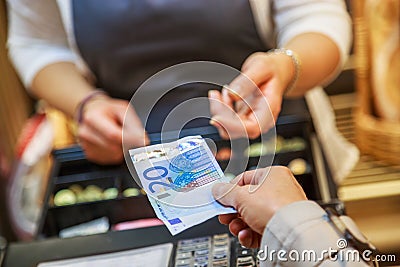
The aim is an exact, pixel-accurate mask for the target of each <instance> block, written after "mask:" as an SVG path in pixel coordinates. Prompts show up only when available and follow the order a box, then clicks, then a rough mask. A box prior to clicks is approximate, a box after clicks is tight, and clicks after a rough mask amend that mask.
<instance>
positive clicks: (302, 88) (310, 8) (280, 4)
mask: <svg viewBox="0 0 400 267" xmlns="http://www.w3.org/2000/svg"><path fill="white" fill-rule="evenodd" d="M273 7H274V10H273V13H274V23H275V27H276V29H275V31H276V36H277V46H278V47H285V48H287V49H291V50H293V51H295V52H296V53H297V54H298V56H299V58H300V61H301V63H302V66H301V67H302V68H301V69H302V71H301V73H300V77H299V80H298V82H297V86H296V88H295V90H293V91H292V93H290V94H288V96H300V95H302V94H304V93H305V92H306V91H307V90H308V89H311V88H313V87H314V86H316V85H324V84H327V83H329V82H330V81H332V79H333V78H335V77H336V75H337V74H338V73H339V72H340V70H341V68H342V66H343V65H344V63H345V61H346V59H347V55H348V52H349V49H350V45H351V40H352V31H351V19H350V16H349V14H348V13H347V10H346V5H345V3H344V1H342V0H329V1H327V0H322V1H321V0H300V1H296V2H293V1H290V0H283V1H282V0H279V1H278V0H276V1H274V3H273Z"/></svg>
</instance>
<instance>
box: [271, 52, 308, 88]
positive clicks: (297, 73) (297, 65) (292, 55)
mask: <svg viewBox="0 0 400 267" xmlns="http://www.w3.org/2000/svg"><path fill="white" fill-rule="evenodd" d="M267 53H270V54H275V55H279V54H283V55H286V56H288V57H290V58H291V59H292V62H293V66H294V77H293V79H292V81H291V82H290V83H289V85H288V86H287V88H286V89H285V91H284V93H283V95H287V94H288V93H290V91H292V90H293V89H294V88H295V87H296V83H297V80H298V79H299V76H300V69H301V62H300V59H299V57H298V56H297V54H296V53H295V52H293V50H290V49H286V48H277V49H271V50H269V51H268V52H267Z"/></svg>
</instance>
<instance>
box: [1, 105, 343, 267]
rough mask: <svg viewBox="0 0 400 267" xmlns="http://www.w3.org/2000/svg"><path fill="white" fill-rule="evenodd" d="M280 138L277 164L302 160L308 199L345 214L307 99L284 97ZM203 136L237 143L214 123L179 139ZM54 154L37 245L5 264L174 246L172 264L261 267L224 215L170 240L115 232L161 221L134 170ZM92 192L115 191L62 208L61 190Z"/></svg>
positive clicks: (74, 152)
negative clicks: (101, 229) (87, 229)
mask: <svg viewBox="0 0 400 267" xmlns="http://www.w3.org/2000/svg"><path fill="white" fill-rule="evenodd" d="M276 133H277V136H278V138H280V139H281V140H280V142H282V143H281V149H280V150H279V151H278V152H277V153H276V155H275V157H274V158H273V161H272V164H273V165H285V166H288V165H290V164H294V163H293V162H296V160H297V161H298V162H301V163H300V164H301V166H302V167H300V168H299V167H297V169H296V166H294V167H293V166H289V167H291V169H292V171H293V172H294V174H295V177H296V179H297V180H298V181H299V183H300V184H301V185H302V187H303V189H304V191H305V192H306V194H307V196H308V198H309V199H312V200H315V201H317V202H318V203H319V204H320V205H322V206H330V207H332V208H334V209H336V210H337V211H338V213H344V206H343V203H341V202H340V201H339V200H337V198H336V188H335V185H334V183H333V181H332V178H331V176H330V173H329V168H327V165H326V164H325V159H324V157H323V152H322V151H321V149H320V146H319V144H318V138H317V137H316V135H315V133H314V131H313V124H312V120H311V117H310V114H309V112H308V110H307V106H306V103H305V101H304V99H296V100H285V102H284V105H283V108H282V112H281V115H280V117H279V119H278V121H277V124H276ZM198 134H200V135H202V136H203V137H208V138H211V139H213V140H215V143H216V147H217V149H218V150H224V149H226V148H227V147H229V146H230V142H228V141H224V140H220V139H219V136H218V133H217V131H216V129H215V128H213V127H212V126H204V127H198V128H189V129H185V130H183V131H182V132H181V133H180V136H188V135H198ZM150 139H151V140H152V142H153V143H157V142H159V140H160V135H159V134H157V133H155V134H152V135H150ZM295 141H296V142H297V143H296V142H295ZM257 142H259V139H256V140H250V146H251V145H253V144H257ZM244 150H245V149H244ZM53 155H54V164H53V169H52V172H51V179H50V183H49V185H48V188H47V194H46V201H45V204H44V208H43V214H42V216H41V221H40V224H39V230H38V233H37V241H35V242H30V243H22V244H11V245H10V246H9V248H8V250H7V253H6V257H5V262H4V266H6V267H8V266H19V267H23V266H37V265H39V264H40V263H43V262H52V261H59V260H62V261H65V260H68V259H76V258H79V257H88V256H93V255H109V256H110V257H113V255H119V254H115V253H122V252H127V253H128V252H129V251H130V250H132V253H134V251H135V249H138V248H145V247H149V246H155V245H158V244H171V249H170V253H169V255H170V256H169V257H168V265H167V266H176V267H178V266H179V267H183V266H220V267H222V266H232V267H233V266H257V257H256V254H257V250H254V249H247V248H244V247H242V246H241V245H240V244H239V243H238V241H237V239H236V238H235V237H233V236H231V235H230V234H229V230H228V229H227V227H226V226H224V225H221V224H220V223H219V222H218V220H217V218H213V219H211V220H209V221H207V222H205V223H203V224H200V225H198V226H195V227H193V228H191V229H188V230H186V231H184V232H182V233H180V234H178V235H176V236H171V234H170V233H169V232H168V230H167V229H166V228H165V227H164V226H153V227H147V228H140V229H132V230H126V231H113V230H111V229H114V228H113V226H114V225H117V224H119V223H122V222H126V221H132V220H138V219H146V218H154V217H155V214H154V212H153V210H152V208H151V206H150V204H149V202H148V200H147V196H146V195H145V192H143V190H141V189H140V187H139V186H138V185H137V184H136V183H135V181H134V180H133V178H132V177H131V175H130V173H129V171H128V169H127V167H126V166H125V165H123V166H107V167H105V166H99V165H96V164H93V163H90V162H89V161H87V160H86V159H85V157H84V154H83V152H82V150H81V149H80V148H79V147H71V148H67V149H63V150H58V151H54V153H53ZM228 158H229V157H228ZM217 160H218V161H219V163H220V166H221V168H222V169H224V168H226V167H227V164H226V159H225V158H224V156H221V157H220V158H218V157H217ZM260 162H261V163H260ZM266 162H267V161H266ZM257 163H258V166H259V167H260V166H261V167H263V166H262V156H260V155H254V157H250V159H249V161H248V163H247V164H246V166H244V168H245V169H247V170H249V169H252V168H254V167H255V166H256V165H257ZM266 164H267V163H266ZM232 172H233V174H237V173H234V172H235V170H232ZM88 188H91V190H94V189H93V188H95V189H96V190H97V191H98V190H101V191H102V192H103V194H102V196H104V195H105V194H104V192H105V191H106V190H108V189H110V188H113V190H109V191H110V192H111V191H112V192H113V193H112V194H111V195H108V196H107V197H100V196H99V195H97V197H96V194H95V193H93V195H92V196H91V197H89V198H88V199H86V200H85V197H83V200H82V201H75V202H72V203H68V202H67V203H61V204H60V203H57V201H55V197H56V195H57V193H58V192H60V191H61V190H66V189H67V190H71V191H73V190H77V191H79V190H86V191H89V189H88ZM77 194H79V192H77ZM86 197H87V196H86ZM90 198H91V199H90ZM64 204H65V205H64ZM99 218H106V219H107V221H108V223H109V224H110V227H109V228H110V230H109V231H107V232H105V233H101V234H95V235H89V236H80V237H74V238H60V233H61V232H62V231H63V230H65V229H67V228H70V227H73V226H75V225H79V224H82V223H87V222H90V221H93V220H96V219H99ZM132 255H133V254H132ZM68 264H69V263H68V261H67V263H66V265H61V264H60V265H53V266H69V265H68ZM39 266H40V265H39ZM42 266H44V267H45V266H52V265H42ZM71 266H74V265H71ZM77 266H79V265H77ZM82 266H83V265H82ZM132 266H134V265H132Z"/></svg>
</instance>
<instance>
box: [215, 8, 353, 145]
mask: <svg viewBox="0 0 400 267" xmlns="http://www.w3.org/2000/svg"><path fill="white" fill-rule="evenodd" d="M274 8H275V10H274V14H275V15H274V20H275V26H276V29H275V30H276V34H277V46H278V47H284V48H286V49H291V50H293V51H294V52H295V53H296V55H297V57H298V59H299V61H300V62H301V66H300V71H299V75H298V80H297V82H296V83H295V86H294V88H292V89H291V90H290V92H288V93H287V94H286V96H289V97H294V96H301V95H303V94H304V93H305V92H306V91H307V90H309V89H311V88H313V87H314V86H316V85H322V84H326V83H327V82H328V81H330V80H332V78H334V77H335V76H336V75H337V74H338V72H339V71H340V69H341V66H342V65H343V62H344V61H345V59H346V54H347V52H348V49H349V47H350V41H351V23H350V18H349V16H348V14H347V11H346V9H345V6H344V3H343V1H339V0H337V1H316V0H301V1H288V0H286V1H285V0H281V1H275V2H274ZM241 71H242V74H241V75H239V76H238V77H236V78H235V79H234V80H233V81H232V82H231V83H230V84H229V85H228V86H227V87H226V88H224V89H223V90H222V93H221V94H220V93H219V92H217V91H213V92H210V96H209V97H210V100H211V103H210V108H211V114H212V115H213V117H212V120H211V123H212V124H213V125H215V126H216V127H217V128H218V130H219V132H220V135H221V136H222V137H224V138H228V137H239V136H241V135H243V133H246V134H247V135H248V136H249V137H250V138H255V137H257V136H259V135H260V134H261V133H264V132H266V131H268V130H269V129H270V128H271V127H273V126H274V121H275V120H276V119H277V117H278V115H279V112H280V109H281V104H282V99H283V97H284V95H285V93H286V90H287V88H288V87H289V85H291V82H292V81H293V80H294V79H295V73H296V67H295V64H294V61H293V60H292V58H291V57H289V56H287V55H285V54H274V53H265V52H257V53H254V54H252V55H250V56H249V57H248V58H247V59H246V61H245V62H244V64H243V66H242V70H241ZM224 91H227V92H224Z"/></svg>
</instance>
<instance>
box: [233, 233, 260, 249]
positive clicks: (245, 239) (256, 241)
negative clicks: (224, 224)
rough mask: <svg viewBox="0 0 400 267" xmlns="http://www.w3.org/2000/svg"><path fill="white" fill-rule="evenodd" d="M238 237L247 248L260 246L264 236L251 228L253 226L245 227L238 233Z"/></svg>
mask: <svg viewBox="0 0 400 267" xmlns="http://www.w3.org/2000/svg"><path fill="white" fill-rule="evenodd" d="M238 239H239V242H240V244H241V245H242V246H244V247H246V248H258V247H260V243H261V239H262V236H261V235H260V234H258V233H256V232H254V231H253V230H251V228H245V229H242V230H241V231H240V232H239V233H238Z"/></svg>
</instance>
